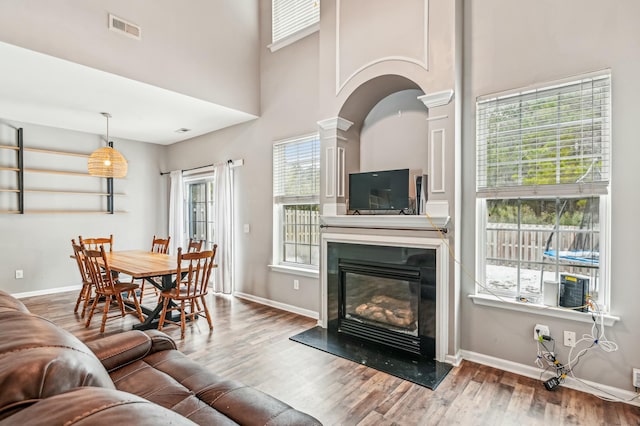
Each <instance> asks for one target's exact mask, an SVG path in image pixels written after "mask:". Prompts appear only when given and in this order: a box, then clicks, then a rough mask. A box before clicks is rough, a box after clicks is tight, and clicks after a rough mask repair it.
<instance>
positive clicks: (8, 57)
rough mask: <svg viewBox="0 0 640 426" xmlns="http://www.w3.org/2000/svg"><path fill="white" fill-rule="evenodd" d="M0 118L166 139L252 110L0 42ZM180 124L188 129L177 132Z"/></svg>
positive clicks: (236, 119)
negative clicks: (193, 95) (107, 126)
mask: <svg viewBox="0 0 640 426" xmlns="http://www.w3.org/2000/svg"><path fill="white" fill-rule="evenodd" d="M0 64H1V66H0V118H3V119H6V120H12V121H20V122H24V123H34V124H40V125H44V126H50V127H57V128H63V129H71V130H78V131H82V132H88V133H93V134H99V135H104V134H105V133H106V119H105V118H104V117H103V116H102V115H101V114H100V113H101V112H108V113H109V114H111V116H112V118H111V119H110V120H109V136H110V137H117V138H124V139H132V140H138V141H143V142H151V143H156V144H161V145H169V144H172V143H174V142H178V141H181V140H184V139H189V138H193V137H195V136H198V135H202V134H205V133H209V132H212V131H215V130H219V129H222V128H224V127H228V126H232V125H234V124H238V123H242V122H245V121H249V120H253V119H255V118H256V116H254V115H252V114H247V113H244V112H242V111H237V110H234V109H231V108H227V107H224V106H221V105H217V104H214V103H211V102H207V101H203V100H201V99H196V98H193V97H191V96H186V95H182V94H180V93H176V92H172V91H170V90H166V89H162V88H159V87H155V86H151V85H149V84H146V83H141V82H139V81H134V80H130V79H128V78H124V77H120V76H117V75H114V74H110V73H107V72H104V71H100V70H96V69H94V68H89V67H87V66H84V65H79V64H76V63H73V62H69V61H66V60H63V59H59V58H55V57H53V56H48V55H44V54H42V53H38V52H34V51H32V50H27V49H23V48H21V47H17V46H14V45H11V44H6V43H2V42H0ZM180 128H187V129H191V131H189V132H186V133H177V132H176V130H177V129H180Z"/></svg>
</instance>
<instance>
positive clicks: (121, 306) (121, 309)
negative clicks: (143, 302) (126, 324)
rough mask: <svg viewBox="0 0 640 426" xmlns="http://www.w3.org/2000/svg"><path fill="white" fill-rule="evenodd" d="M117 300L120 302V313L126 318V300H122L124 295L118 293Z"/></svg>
mask: <svg viewBox="0 0 640 426" xmlns="http://www.w3.org/2000/svg"><path fill="white" fill-rule="evenodd" d="M116 300H117V301H118V306H119V307H120V313H121V314H122V316H123V317H124V316H125V312H124V300H122V293H120V292H118V293H116Z"/></svg>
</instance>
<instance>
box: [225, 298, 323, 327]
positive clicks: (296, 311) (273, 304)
mask: <svg viewBox="0 0 640 426" xmlns="http://www.w3.org/2000/svg"><path fill="white" fill-rule="evenodd" d="M233 295H234V296H236V297H239V298H241V299H246V300H250V301H251V302H256V303H260V304H261V305H267V306H271V307H272V308H276V309H281V310H283V311H287V312H292V313H294V314H298V315H302V316H303V317H308V318H313V319H315V320H317V319H318V318H320V315H319V314H318V312H315V311H310V310H308V309H303V308H299V307H297V306H293V305H288V304H286V303H280V302H274V301H273V300H269V299H265V298H263V297H258V296H254V295H252V294H247V293H242V292H239V291H236V292H234V293H233Z"/></svg>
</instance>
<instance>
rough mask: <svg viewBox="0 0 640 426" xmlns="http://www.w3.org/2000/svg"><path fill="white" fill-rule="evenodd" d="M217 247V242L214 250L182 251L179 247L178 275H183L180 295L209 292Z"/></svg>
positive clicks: (199, 294)
mask: <svg viewBox="0 0 640 426" xmlns="http://www.w3.org/2000/svg"><path fill="white" fill-rule="evenodd" d="M217 249H218V246H217V244H214V245H213V250H205V251H199V252H193V253H182V248H178V273H177V275H176V276H178V277H182V279H181V280H180V296H182V297H197V296H203V295H205V294H207V286H208V285H209V278H210V277H211V270H212V269H213V266H214V263H213V261H214V259H215V257H216V251H217ZM183 275H184V276H183Z"/></svg>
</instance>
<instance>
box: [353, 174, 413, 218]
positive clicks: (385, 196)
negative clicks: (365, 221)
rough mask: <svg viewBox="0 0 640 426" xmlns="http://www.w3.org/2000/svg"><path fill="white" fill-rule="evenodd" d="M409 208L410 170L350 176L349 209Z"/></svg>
mask: <svg viewBox="0 0 640 426" xmlns="http://www.w3.org/2000/svg"><path fill="white" fill-rule="evenodd" d="M408 208H409V169H400V170H384V171H379V172H366V173H350V174H349V209H350V210H354V211H356V210H357V211H358V212H362V211H367V210H375V211H380V210H392V211H397V212H398V213H402V212H403V211H404V210H405V209H408Z"/></svg>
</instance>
